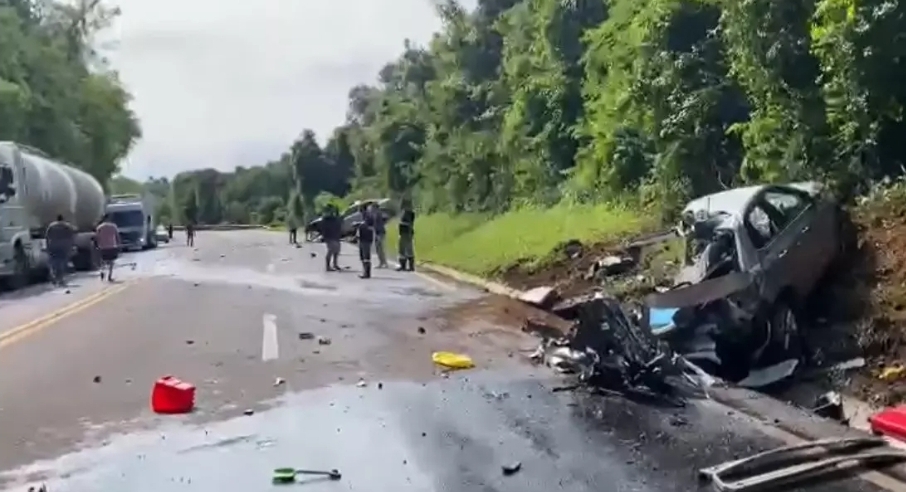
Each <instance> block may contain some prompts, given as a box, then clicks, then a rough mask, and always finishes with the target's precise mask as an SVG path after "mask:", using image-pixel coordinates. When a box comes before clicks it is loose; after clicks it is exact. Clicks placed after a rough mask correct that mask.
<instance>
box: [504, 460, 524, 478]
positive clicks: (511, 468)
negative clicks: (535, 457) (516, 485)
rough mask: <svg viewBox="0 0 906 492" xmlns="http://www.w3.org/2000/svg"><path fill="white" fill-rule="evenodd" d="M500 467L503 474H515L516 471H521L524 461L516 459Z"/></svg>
mask: <svg viewBox="0 0 906 492" xmlns="http://www.w3.org/2000/svg"><path fill="white" fill-rule="evenodd" d="M500 468H501V470H502V471H503V474H504V475H505V476H510V475H514V474H516V473H519V470H521V469H522V463H520V462H518V461H516V462H514V463H510V464H508V465H503V466H502V467H500Z"/></svg>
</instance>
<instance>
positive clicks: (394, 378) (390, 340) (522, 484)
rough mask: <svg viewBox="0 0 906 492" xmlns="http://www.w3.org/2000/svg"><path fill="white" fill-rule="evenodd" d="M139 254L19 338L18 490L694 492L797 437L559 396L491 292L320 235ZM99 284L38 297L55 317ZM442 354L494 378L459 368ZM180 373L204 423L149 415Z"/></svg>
mask: <svg viewBox="0 0 906 492" xmlns="http://www.w3.org/2000/svg"><path fill="white" fill-rule="evenodd" d="M133 259H134V261H135V262H136V268H135V269H134V270H132V269H131V268H129V267H125V268H120V269H119V271H118V272H117V273H118V278H119V280H120V282H122V284H121V285H122V286H124V287H121V288H122V290H121V291H120V292H116V293H113V294H111V295H110V296H109V297H107V298H105V299H103V300H102V301H99V302H98V303H96V304H94V305H92V306H90V307H87V308H85V309H82V310H80V311H78V312H75V313H73V314H71V315H65V316H61V317H60V318H59V319H58V320H57V321H56V322H55V323H53V324H51V325H49V326H46V327H42V328H41V329H40V330H35V331H34V332H33V333H31V334H29V335H28V336H26V337H23V338H21V339H20V340H17V341H16V342H15V343H12V344H9V345H7V346H0V351H2V355H0V374H3V377H2V378H0V422H2V425H0V470H6V471H5V472H4V473H2V474H0V487H2V488H3V490H26V489H27V487H28V486H29V485H36V484H39V483H47V484H48V487H49V490H50V491H51V492H59V491H97V490H128V491H146V490H147V491H151V490H154V491H158V492H159V491H161V490H183V489H186V490H245V491H257V490H262V491H263V490H271V489H273V488H275V487H276V486H275V485H272V484H271V481H270V480H271V472H272V470H273V469H274V468H278V467H295V468H326V469H332V468H336V469H339V470H340V471H341V472H342V474H343V477H342V479H341V480H340V481H338V482H333V481H322V480H318V479H313V480H311V481H309V482H307V487H306V488H307V489H308V490H362V491H366V490H367V491H376V490H393V491H399V490H414V491H415V490H417V491H428V490H457V491H459V490H462V491H467V490H481V491H498V490H499V491H505V490H520V491H525V490H539V491H541V490H544V491H546V490H551V489H562V490H575V491H584V490H595V491H600V490H614V491H623V490H625V491H649V490H650V491H685V490H698V489H699V488H700V486H699V484H698V483H697V481H696V478H695V470H696V469H697V468H699V467H701V466H706V465H712V464H716V463H718V462H722V461H725V460H729V459H733V458H737V457H741V456H743V455H746V454H751V453H752V452H755V451H758V450H761V449H765V448H769V447H774V446H778V445H782V444H783V443H780V442H779V441H778V440H776V439H775V438H772V437H769V434H766V433H765V432H764V429H763V428H761V427H760V426H759V425H757V424H755V423H754V422H753V421H752V420H751V419H749V418H748V417H745V416H743V415H741V414H737V413H736V412H733V411H729V410H728V409H727V408H726V407H724V406H721V405H719V404H716V403H713V402H710V401H700V402H695V403H694V404H692V405H689V406H688V407H686V408H684V409H675V408H660V407H654V406H650V405H643V404H640V403H633V402H629V401H626V400H623V399H620V398H602V397H589V396H582V395H577V394H573V393H570V392H557V393H555V392H553V391H552V388H554V387H556V386H558V385H559V384H560V383H559V382H558V380H557V379H556V377H555V376H554V375H552V374H551V373H550V372H549V371H548V370H546V369H543V368H535V367H533V366H531V365H529V364H527V363H526V362H525V354H526V353H527V352H528V351H530V350H531V349H533V348H534V346H535V345H536V343H537V342H536V340H534V339H533V338H531V337H529V336H528V335H525V334H523V333H521V332H519V330H518V327H510V326H498V325H497V324H496V323H495V322H493V321H489V320H487V319H483V318H481V317H475V318H474V319H469V318H468V316H465V317H464V316H463V315H462V310H460V311H459V312H458V315H457V316H456V322H455V323H452V322H451V321H450V319H451V318H449V317H448V316H446V314H445V313H446V312H447V310H448V309H449V308H450V307H451V306H455V305H462V304H463V303H465V304H470V303H473V302H474V300H475V299H477V298H478V296H479V294H478V293H475V292H469V291H466V290H459V289H452V288H449V287H445V286H442V285H440V284H438V283H437V282H433V281H429V280H427V279H425V278H424V277H422V276H420V275H414V274H411V273H398V272H394V271H388V270H376V271H375V277H374V278H373V279H371V280H368V281H363V280H360V279H358V278H357V276H356V275H355V273H356V272H355V265H354V263H353V262H354V260H355V251H354V250H353V248H352V247H349V246H344V254H343V256H342V257H341V263H343V262H345V264H346V265H348V266H352V267H353V269H352V270H350V271H347V272H339V273H326V272H323V263H322V261H323V256H322V251H321V248H320V247H319V245H306V246H304V247H303V248H299V249H296V248H293V247H291V246H289V245H287V244H285V236H284V235H280V234H275V233H269V232H264V231H242V232H221V233H216V232H202V233H200V234H199V236H198V238H197V248H196V249H192V248H187V247H184V246H181V245H178V244H173V245H168V246H165V247H162V248H161V249H159V250H156V251H148V252H143V253H136V254H134V255H127V256H126V257H124V261H132V260H133ZM93 281H96V282H97V285H95V284H92V283H91V282H93ZM100 285H101V284H100V281H99V280H96V279H92V278H86V279H85V282H83V284H82V285H80V288H79V289H80V290H79V291H77V290H76V289H73V290H72V292H71V293H70V294H60V293H59V292H54V291H51V292H47V293H43V294H39V295H35V296H33V297H30V298H29V299H32V300H31V301H29V302H31V303H33V304H34V305H35V306H38V308H35V309H36V310H38V311H41V310H54V309H58V307H53V306H56V305H57V304H59V302H60V301H57V300H56V299H58V298H59V297H65V296H79V295H86V296H87V295H90V294H89V293H88V290H89V289H100V288H104V287H100ZM106 288H109V287H106ZM81 290H85V292H81ZM42 299H43V300H42ZM42 303H45V304H42ZM55 303H56V304H55ZM42 306H44V307H43V308H42ZM8 309H18V308H16V307H15V305H14V304H12V303H6V304H4V301H3V300H2V299H0V313H4V314H5V313H6V312H7V310H8ZM3 326H4V328H3V329H12V324H10V326H6V324H4V325H3ZM300 334H303V335H300ZM307 334H312V335H314V336H315V337H319V336H320V337H326V338H328V339H329V340H330V343H329V344H320V343H318V341H317V340H316V339H311V338H310V337H309V336H308V335H307ZM435 350H452V351H461V352H464V353H468V354H469V355H470V356H472V357H473V359H474V360H475V362H476V364H477V366H478V367H477V368H476V369H473V370H469V371H462V372H457V373H454V374H452V375H450V376H449V377H445V376H444V375H442V374H440V373H439V371H438V370H437V369H436V368H435V367H434V366H433V365H432V363H431V360H430V358H431V352H433V351H435ZM168 374H172V375H175V376H177V377H180V378H183V379H185V380H188V381H191V382H193V383H194V384H196V385H197V387H198V395H197V401H198V408H197V410H196V411H195V412H194V413H193V414H191V415H188V416H157V415H154V414H152V413H151V412H150V409H149V407H148V405H149V404H148V400H149V394H150V390H151V386H152V383H153V382H154V380H156V379H157V378H159V377H161V376H163V375H168ZM249 410H251V411H253V414H251V415H247V413H252V412H249ZM514 462H519V463H521V465H522V468H521V470H520V471H519V472H518V473H516V474H514V475H512V476H504V475H503V474H502V472H501V467H502V466H504V465H508V464H511V463H514ZM787 490H793V489H789V488H788V489H787ZM809 490H824V491H829V492H854V491H874V490H880V489H878V488H875V487H874V486H871V485H869V484H868V483H867V482H863V481H858V480H856V479H847V480H842V481H841V480H838V481H835V482H833V483H820V484H814V485H812V486H810V488H809Z"/></svg>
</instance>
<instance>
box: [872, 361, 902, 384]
mask: <svg viewBox="0 0 906 492" xmlns="http://www.w3.org/2000/svg"><path fill="white" fill-rule="evenodd" d="M903 376H906V366H903V365H901V364H896V365H893V366H888V367H885V368H883V369H881V371H880V372H879V373H878V379H880V380H881V381H888V382H890V381H897V380H899V379H902V378H903Z"/></svg>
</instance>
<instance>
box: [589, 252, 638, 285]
mask: <svg viewBox="0 0 906 492" xmlns="http://www.w3.org/2000/svg"><path fill="white" fill-rule="evenodd" d="M635 266H636V260H635V259H633V258H631V257H628V256H612V255H611V256H605V257H604V258H601V259H599V260H597V261H595V262H594V263H592V265H591V266H590V267H589V268H588V272H587V273H586V274H585V278H586V279H587V280H592V279H598V280H600V279H602V278H604V277H610V276H613V275H620V274H623V273H626V272H628V271H629V270H631V269H632V268H633V267H635Z"/></svg>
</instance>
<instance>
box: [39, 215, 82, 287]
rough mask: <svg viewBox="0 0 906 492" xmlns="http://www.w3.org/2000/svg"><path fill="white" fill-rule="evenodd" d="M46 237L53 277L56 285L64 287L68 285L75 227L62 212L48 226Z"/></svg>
mask: <svg viewBox="0 0 906 492" xmlns="http://www.w3.org/2000/svg"><path fill="white" fill-rule="evenodd" d="M44 239H45V240H46V241H47V254H48V256H49V259H50V276H51V279H52V280H53V283H54V285H57V286H60V287H63V286H65V285H66V268H67V267H68V266H69V258H70V257H71V256H72V248H73V246H74V245H75V228H74V227H72V224H70V223H69V222H67V221H66V220H65V219H64V218H63V215H62V214H61V215H58V216H57V220H55V221H53V222H51V223H50V225H49V226H47V231H46V232H45V233H44Z"/></svg>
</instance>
